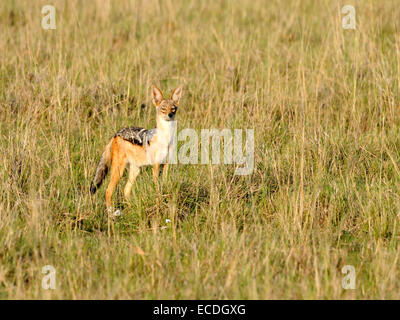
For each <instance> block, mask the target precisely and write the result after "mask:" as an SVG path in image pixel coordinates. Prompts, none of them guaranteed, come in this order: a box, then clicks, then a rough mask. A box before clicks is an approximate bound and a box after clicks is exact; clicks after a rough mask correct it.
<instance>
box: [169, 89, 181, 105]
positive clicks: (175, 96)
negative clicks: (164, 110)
mask: <svg viewBox="0 0 400 320" xmlns="http://www.w3.org/2000/svg"><path fill="white" fill-rule="evenodd" d="M181 95H182V87H178V88H176V89H175V90H174V92H172V95H171V100H172V101H173V102H174V104H176V105H178V104H179V99H180V98H181Z"/></svg>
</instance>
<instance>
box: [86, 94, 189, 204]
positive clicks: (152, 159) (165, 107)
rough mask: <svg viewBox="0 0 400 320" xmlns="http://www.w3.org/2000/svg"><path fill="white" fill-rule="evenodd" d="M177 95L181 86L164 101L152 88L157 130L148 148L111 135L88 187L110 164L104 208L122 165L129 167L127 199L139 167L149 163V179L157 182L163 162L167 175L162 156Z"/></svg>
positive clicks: (96, 180) (94, 186) (176, 103)
mask: <svg viewBox="0 0 400 320" xmlns="http://www.w3.org/2000/svg"><path fill="white" fill-rule="evenodd" d="M181 94H182V89H181V88H180V87H178V88H177V89H175V90H174V92H173V94H172V95H171V99H169V100H166V99H164V97H163V95H162V93H161V91H160V90H159V89H158V88H156V87H153V102H154V104H155V106H156V107H157V127H156V128H157V133H156V135H155V136H154V137H153V138H152V140H151V144H150V146H149V147H148V148H145V147H144V144H143V145H137V144H133V143H131V142H130V141H127V140H124V139H123V138H121V137H120V136H115V137H114V138H113V139H111V141H110V142H109V143H108V144H107V147H106V150H105V151H104V153H103V156H102V159H101V161H100V163H99V166H98V169H97V170H96V175H95V178H94V179H93V183H92V187H91V192H92V193H94V192H95V191H96V189H97V187H98V186H99V185H100V184H101V181H102V180H103V179H104V177H105V174H106V173H107V169H108V165H109V164H111V170H110V176H111V178H110V182H109V184H108V187H107V190H106V205H107V208H112V195H113V192H114V190H115V187H116V186H117V184H118V182H119V179H120V178H121V177H122V175H123V173H124V170H125V168H126V166H129V177H128V182H127V183H126V185H125V188H124V195H125V197H126V198H127V199H128V198H129V195H130V193H131V190H132V186H133V184H134V182H135V180H136V177H137V176H138V174H139V172H140V167H142V166H146V165H153V179H154V181H155V183H156V184H157V183H158V179H157V178H158V175H159V172H160V165H161V163H163V179H165V178H166V177H167V174H168V163H167V162H166V161H165V160H166V157H165V155H166V154H167V152H168V148H169V145H170V143H171V136H172V135H171V129H170V128H171V126H170V123H171V122H170V121H172V120H173V119H174V116H175V112H176V110H177V105H178V103H179V99H180V96H181ZM160 159H165V160H160Z"/></svg>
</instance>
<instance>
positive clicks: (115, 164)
mask: <svg viewBox="0 0 400 320" xmlns="http://www.w3.org/2000/svg"><path fill="white" fill-rule="evenodd" d="M125 166H126V160H125V159H124V158H117V157H116V158H113V160H112V164H111V179H110V183H109V184H108V187H107V190H106V205H107V209H108V210H110V208H112V205H111V198H112V194H113V192H114V189H115V187H116V185H117V184H118V181H119V179H120V178H121V177H122V175H123V174H124V169H125Z"/></svg>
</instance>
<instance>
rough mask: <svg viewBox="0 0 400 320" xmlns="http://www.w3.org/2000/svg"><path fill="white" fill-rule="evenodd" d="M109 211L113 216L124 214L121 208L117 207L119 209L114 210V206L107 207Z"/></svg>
mask: <svg viewBox="0 0 400 320" xmlns="http://www.w3.org/2000/svg"><path fill="white" fill-rule="evenodd" d="M107 213H108V215H109V216H110V217H113V218H115V217H119V216H121V215H122V211H121V210H119V209H117V210H115V211H114V208H107Z"/></svg>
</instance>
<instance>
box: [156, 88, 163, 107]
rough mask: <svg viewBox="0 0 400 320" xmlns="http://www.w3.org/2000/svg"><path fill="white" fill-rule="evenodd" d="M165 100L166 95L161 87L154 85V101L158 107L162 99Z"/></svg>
mask: <svg viewBox="0 0 400 320" xmlns="http://www.w3.org/2000/svg"><path fill="white" fill-rule="evenodd" d="M163 100H164V96H163V94H162V92H161V90H160V89H158V88H157V87H155V86H153V103H154V105H155V106H156V107H158V106H159V105H160V103H161V101H163Z"/></svg>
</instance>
